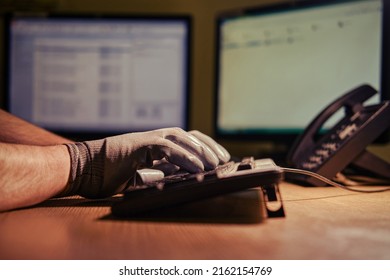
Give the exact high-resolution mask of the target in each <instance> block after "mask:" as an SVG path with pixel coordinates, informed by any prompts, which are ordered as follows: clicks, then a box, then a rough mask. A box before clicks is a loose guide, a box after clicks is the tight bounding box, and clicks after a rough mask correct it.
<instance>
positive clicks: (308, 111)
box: [214, 0, 388, 143]
mask: <svg viewBox="0 0 390 280" xmlns="http://www.w3.org/2000/svg"><path fill="white" fill-rule="evenodd" d="M383 2H384V1H381V0H352V1H351V0H350V1H345V0H344V1H291V2H289V3H286V4H278V5H275V6H268V7H262V8H259V9H251V10H244V11H238V12H237V13H224V14H221V15H220V16H219V17H218V19H217V35H218V36H217V59H218V60H217V65H216V68H217V71H216V73H217V84H216V86H217V90H216V91H217V93H216V100H215V105H216V110H215V121H214V124H215V132H216V136H217V137H218V138H227V139H229V138H230V139H255V140H272V141H280V142H287V143H291V142H293V141H294V139H296V137H297V136H298V135H299V134H300V133H302V132H303V130H304V128H305V127H306V126H307V125H308V124H309V122H310V121H311V120H312V119H313V118H314V117H315V116H316V115H317V114H318V113H319V112H320V111H321V110H322V109H323V108H324V107H325V106H326V105H328V104H330V103H331V102H332V101H333V100H335V99H336V98H338V97H339V96H341V95H342V94H344V93H346V92H347V91H349V90H351V89H352V88H355V87H357V86H359V85H361V84H365V83H367V84H370V85H372V86H373V87H374V88H376V89H377V90H378V91H379V92H380V94H377V95H376V97H374V99H372V100H370V101H369V102H379V100H380V99H381V98H383V99H388V96H385V94H386V92H385V91H384V88H383V87H384V84H385V81H384V80H383V79H385V77H383V79H382V74H383V72H384V71H386V69H385V65H383V63H382V61H383V62H384V51H382V50H385V48H384V47H382V46H383V45H384V41H383V40H384V37H383V35H384V34H385V32H384V31H383V22H384V20H383V19H384V17H383V11H384V7H383V5H384V3H383ZM387 59H388V58H387ZM382 69H383V70H382ZM386 75H387V76H388V73H387V74H386ZM387 94H388V93H387ZM336 120H337V118H336V119H335V121H336ZM327 125H332V123H331V122H330V123H328V124H327Z"/></svg>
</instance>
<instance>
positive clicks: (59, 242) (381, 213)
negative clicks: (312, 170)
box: [0, 183, 390, 259]
mask: <svg viewBox="0 0 390 280" xmlns="http://www.w3.org/2000/svg"><path fill="white" fill-rule="evenodd" d="M280 190H281V194H282V197H283V200H284V207H285V211H286V217H285V218H274V219H261V216H260V214H259V213H260V211H257V209H258V204H257V203H256V200H257V197H258V196H257V194H258V192H257V190H251V191H248V192H246V193H244V194H241V195H240V196H238V197H235V198H234V199H233V200H230V202H229V203H230V206H234V207H238V208H236V210H237V209H239V208H240V205H246V207H245V209H251V210H250V212H249V211H247V212H246V213H245V211H244V212H241V213H239V212H240V211H236V210H232V208H231V207H230V208H229V207H227V205H222V207H219V208H218V207H215V208H218V209H219V210H218V211H217V212H216V213H214V214H213V215H214V217H209V219H205V216H204V215H203V216H202V213H201V211H200V212H199V213H198V214H199V215H198V217H195V216H196V215H195V216H192V217H186V215H185V214H182V215H178V217H179V218H175V216H174V214H172V213H171V215H169V214H168V215H165V216H164V217H161V216H160V217H151V218H149V219H142V218H141V219H137V220H135V219H133V220H131V219H127V220H123V219H122V220H121V219H115V218H113V217H112V216H110V207H109V206H110V205H111V203H112V202H113V201H115V199H118V198H112V199H109V200H103V201H91V200H85V199H82V198H79V197H72V198H66V199H61V200H51V201H47V202H45V203H43V204H41V205H38V206H36V207H33V208H29V209H22V210H16V211H11V212H5V213H0V259H390V192H385V193H375V194H361V193H353V192H348V191H344V190H341V189H336V188H331V187H321V188H304V187H300V186H295V185H292V184H288V183H283V184H281V185H280ZM232 201H234V203H232ZM257 202H258V201H257ZM218 205H219V206H220V205H221V204H217V206H218ZM224 207H225V210H226V212H225V210H224ZM201 208H203V207H201ZM203 209H204V208H203ZM243 209H244V208H243ZM172 211H173V213H175V211H178V210H177V209H173V210H172ZM221 215H222V217H225V219H221ZM240 215H241V216H240Z"/></svg>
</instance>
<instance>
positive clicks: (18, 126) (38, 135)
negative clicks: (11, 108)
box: [0, 110, 72, 146]
mask: <svg viewBox="0 0 390 280" xmlns="http://www.w3.org/2000/svg"><path fill="white" fill-rule="evenodd" d="M0 142H4V143H18V144H26V145H39V146H46V145H56V144H63V143H69V142H72V141H71V140H69V139H66V138H63V137H61V136H59V135H56V134H54V133H51V132H49V131H47V130H45V129H42V128H40V127H38V126H35V125H33V124H31V123H29V122H26V121H25V120H22V119H20V118H18V117H16V116H14V115H11V114H9V113H7V112H5V111H3V110H0Z"/></svg>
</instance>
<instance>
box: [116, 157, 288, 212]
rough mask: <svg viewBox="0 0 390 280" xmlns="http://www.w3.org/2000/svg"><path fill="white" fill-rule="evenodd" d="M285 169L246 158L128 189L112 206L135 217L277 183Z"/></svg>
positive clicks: (263, 160)
mask: <svg viewBox="0 0 390 280" xmlns="http://www.w3.org/2000/svg"><path fill="white" fill-rule="evenodd" d="M283 177H284V174H283V171H282V169H281V168H280V167H279V166H277V165H276V164H275V163H274V162H273V161H272V160H271V159H257V160H254V159H253V158H246V159H244V160H242V161H241V162H228V163H226V164H224V165H220V166H218V167H217V168H216V169H215V170H212V171H206V172H201V173H196V174H192V173H186V172H180V173H177V174H174V175H170V176H166V177H164V178H163V179H161V180H157V181H153V182H149V183H147V184H144V185H138V186H134V187H132V188H129V190H127V191H126V192H125V193H124V196H123V199H122V200H121V201H119V202H117V203H115V204H114V205H113V206H112V212H113V214H114V215H117V216H133V215H137V214H139V213H144V212H149V211H153V210H157V209H159V208H164V207H169V206H172V205H178V204H182V203H187V202H191V201H195V200H199V199H204V198H208V197H214V196H218V195H222V194H227V193H232V192H236V191H240V190H244V189H248V188H254V187H261V186H267V185H274V184H278V183H279V182H280V181H281V180H282V179H283Z"/></svg>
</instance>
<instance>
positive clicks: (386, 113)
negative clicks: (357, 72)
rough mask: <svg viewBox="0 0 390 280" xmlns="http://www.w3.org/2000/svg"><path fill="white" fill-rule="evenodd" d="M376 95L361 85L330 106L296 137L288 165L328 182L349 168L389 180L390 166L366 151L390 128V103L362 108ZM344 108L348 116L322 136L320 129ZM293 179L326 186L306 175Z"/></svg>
mask: <svg viewBox="0 0 390 280" xmlns="http://www.w3.org/2000/svg"><path fill="white" fill-rule="evenodd" d="M376 93H377V91H376V90H375V89H374V88H372V87H371V86H369V85H361V86H359V87H357V88H355V89H353V90H351V91H349V92H347V93H346V94H344V95H343V96H341V97H340V98H338V99H336V100H335V101H334V102H333V103H332V104H330V105H329V106H327V107H326V108H325V109H324V110H322V111H321V112H320V114H318V116H317V117H316V118H314V120H313V121H312V122H311V123H310V124H309V125H308V127H307V128H306V129H305V131H304V133H303V134H302V135H300V136H299V137H298V138H297V140H296V141H295V143H294V145H293V146H292V148H291V149H290V151H289V154H288V156H287V161H288V163H289V164H290V165H291V166H293V167H295V168H300V169H305V170H308V171H313V172H316V173H318V174H320V175H322V176H324V177H326V178H328V179H333V178H334V177H335V175H336V174H337V173H338V172H340V171H342V170H344V169H345V167H347V166H348V165H353V166H355V167H358V168H360V169H363V170H366V171H369V172H370V173H372V174H375V175H376V176H378V177H381V178H386V179H390V164H389V163H388V162H386V161H384V160H383V159H381V158H379V157H377V156H375V155H374V154H372V153H370V152H368V151H367V150H366V147H367V146H368V145H369V144H371V143H372V142H373V141H374V140H375V139H377V138H378V137H379V136H380V135H381V134H382V133H383V132H385V131H386V130H387V129H388V128H389V127H390V101H383V102H381V103H379V104H376V105H370V106H364V105H363V103H364V101H366V100H367V99H369V98H370V97H372V96H373V95H375V94H376ZM343 107H344V111H345V116H344V117H343V118H342V119H341V120H340V121H339V122H338V123H337V124H336V125H335V126H334V127H333V128H331V129H330V130H328V131H327V133H325V134H323V135H321V133H320V130H321V128H322V127H323V125H324V124H325V122H326V121H327V120H328V119H329V118H330V117H331V116H333V115H334V114H335V113H336V112H337V111H339V110H340V109H342V108H343ZM291 179H293V180H298V181H301V182H305V183H309V184H311V185H317V186H321V185H324V183H323V182H321V181H319V180H317V179H315V178H312V177H307V176H304V175H294V176H293V177H292V178H291Z"/></svg>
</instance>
